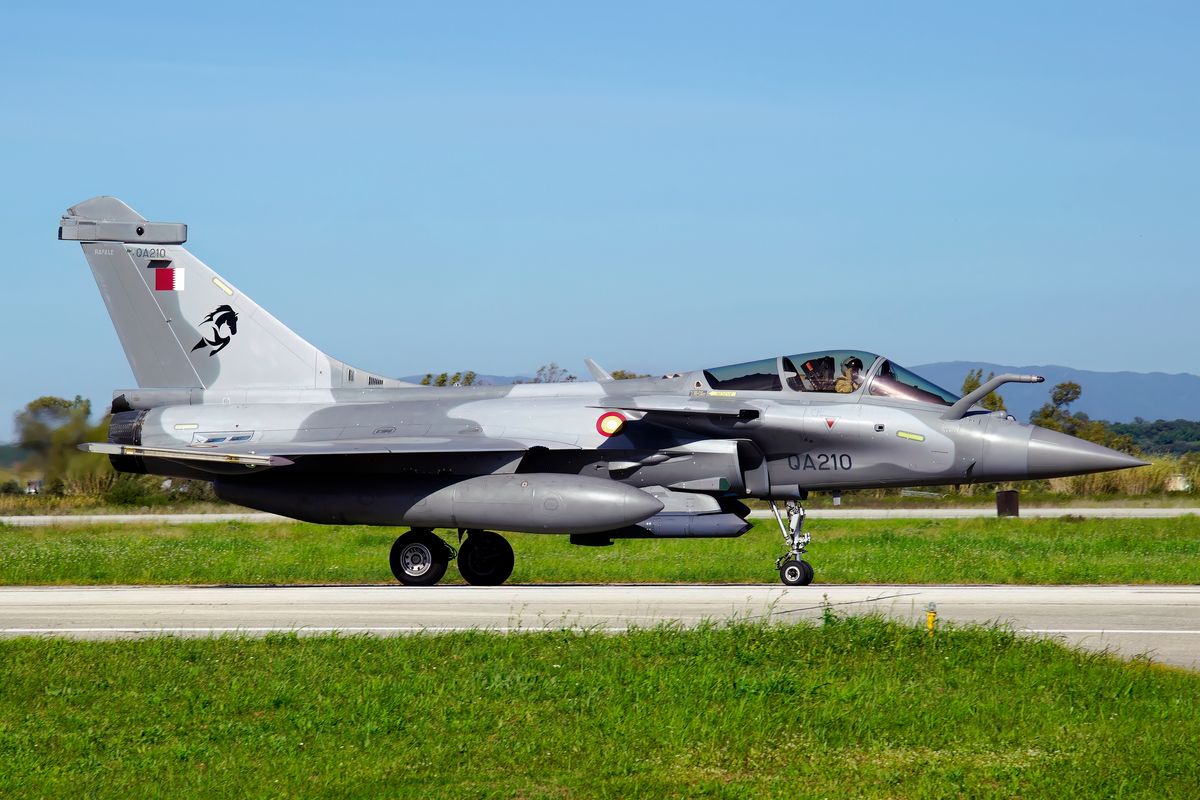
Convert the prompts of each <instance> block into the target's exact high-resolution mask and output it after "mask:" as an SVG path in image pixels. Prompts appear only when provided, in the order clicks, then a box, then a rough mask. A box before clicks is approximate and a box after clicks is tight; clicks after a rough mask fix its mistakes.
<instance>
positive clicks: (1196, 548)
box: [0, 516, 1200, 585]
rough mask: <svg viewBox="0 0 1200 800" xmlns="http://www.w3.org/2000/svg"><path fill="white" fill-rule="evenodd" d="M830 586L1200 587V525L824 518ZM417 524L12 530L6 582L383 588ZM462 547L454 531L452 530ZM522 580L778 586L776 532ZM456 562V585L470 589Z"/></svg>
mask: <svg viewBox="0 0 1200 800" xmlns="http://www.w3.org/2000/svg"><path fill="white" fill-rule="evenodd" d="M810 530H811V532H812V533H813V537H814V538H813V544H812V545H811V547H810V549H809V558H810V560H811V561H812V563H813V564H814V565H815V567H816V571H817V582H818V583H1005V584H1088V583H1163V584H1196V583H1200V517H1195V516H1188V517H1179V518H1174V519H1086V520H1085V519H1078V518H1066V519H966V520H847V521H817V522H813V523H810ZM401 532H403V529H393V528H370V527H363V526H347V527H326V526H320V525H308V524H303V523H278V524H275V523H266V524H246V523H205V524H197V525H175V526H163V525H156V524H149V525H126V526H116V525H107V526H106V525H81V526H72V527H50V528H14V527H9V528H3V527H0V584H4V585H22V584H142V583H146V584H169V583H201V584H214V583H215V584H222V583H237V584H240V583H245V584H279V583H382V582H391V581H392V580H393V578H392V576H391V573H390V572H389V570H388V566H387V556H388V550H389V548H390V546H391V543H392V541H393V540H394V539H395V537H396V536H397V535H399V534H400V533H401ZM440 533H441V534H442V535H444V536H445V537H446V539H447V540H448V541H450V542H455V541H457V537H456V534H455V533H454V532H451V531H440ZM509 539H510V541H511V542H512V544H513V547H514V549H515V551H516V556H517V559H516V570H515V572H514V573H513V576H512V581H513V582H517V583H538V582H551V583H556V582H614V581H615V582H663V583H672V582H680V583H683V582H713V583H743V582H755V583H757V582H774V581H776V580H777V575H776V573H775V571H774V568H773V566H774V560H775V558H776V556H778V555H779V553H780V551H781V549H782V542H781V540H780V537H779V534H778V531H777V530H776V529H775V526H774V523H766V522H759V523H758V524H757V525H756V526H755V528H754V530H752V531H751V532H750V533H748V534H746V535H745V536H743V537H741V538H739V539H708V540H703V539H702V540H663V541H647V540H635V541H618V542H616V543H615V544H614V545H613V546H612V547H601V548H593V547H576V546H572V545H571V544H569V543H568V541H567V539H566V537H564V536H538V535H531V534H512V535H510V536H509ZM460 580H461V579H460V578H459V576H458V572H457V570H456V569H455V567H454V566H451V568H450V571H449V572H448V573H447V576H446V581H447V582H460Z"/></svg>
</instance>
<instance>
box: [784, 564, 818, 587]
mask: <svg viewBox="0 0 1200 800" xmlns="http://www.w3.org/2000/svg"><path fill="white" fill-rule="evenodd" d="M814 574H815V573H814V572H813V568H812V564H809V563H808V562H807V561H797V560H795V559H791V558H789V559H788V560H787V561H785V562H783V564H781V565H780V566H779V580H781V581H783V582H784V583H786V584H787V585H788V586H808V585H809V584H810V583H812V581H813V576H814Z"/></svg>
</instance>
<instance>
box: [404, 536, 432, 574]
mask: <svg viewBox="0 0 1200 800" xmlns="http://www.w3.org/2000/svg"><path fill="white" fill-rule="evenodd" d="M400 563H401V564H402V565H403V566H404V572H405V574H407V575H412V576H413V577H414V578H415V577H418V576H421V575H424V574H425V573H426V572H428V571H429V568H430V567H431V566H432V565H433V553H431V552H429V548H428V547H426V546H425V545H423V544H415V543H414V544H410V545H408V546H407V547H405V548H404V549H403V550H402V551H400Z"/></svg>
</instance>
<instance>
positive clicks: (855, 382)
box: [833, 356, 863, 394]
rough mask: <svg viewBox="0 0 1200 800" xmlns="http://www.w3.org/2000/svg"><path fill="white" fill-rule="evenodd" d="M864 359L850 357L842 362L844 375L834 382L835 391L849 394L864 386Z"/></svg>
mask: <svg viewBox="0 0 1200 800" xmlns="http://www.w3.org/2000/svg"><path fill="white" fill-rule="evenodd" d="M862 368H863V363H862V359H861V358H859V357H858V356H850V357H849V358H847V359H846V360H845V361H843V362H842V374H841V375H840V376H838V379H837V380H836V381H834V382H833V388H834V390H835V391H838V392H841V393H842V394H849V393H850V392H853V391H854V390H855V389H857V388H858V387H859V386H861V385H862Z"/></svg>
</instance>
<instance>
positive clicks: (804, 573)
mask: <svg viewBox="0 0 1200 800" xmlns="http://www.w3.org/2000/svg"><path fill="white" fill-rule="evenodd" d="M771 511H773V512H775V521H776V522H778V523H779V530H780V531H781V532H782V533H783V543H784V546H785V547H787V552H786V553H784V554H783V555H781V556H780V557H779V558H777V559H776V560H775V569H777V570H779V580H781V581H783V582H784V583H785V584H787V585H788V586H808V585H809V584H810V583H812V581H813V575H814V573H813V568H812V564H809V563H808V562H807V561H805V560H804V551H805V550H807V549H808V543H809V542H810V541H811V540H812V537H811V536H809V535H808V534H807V533H805V532H804V506H802V505H800V504H799V503H798V502H796V501H795V500H789V501H787V505H786V506H785V511H786V512H787V522H784V520H783V514H781V513H780V512H779V506H778V505H776V503H775V501H774V500H772V501H771Z"/></svg>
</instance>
